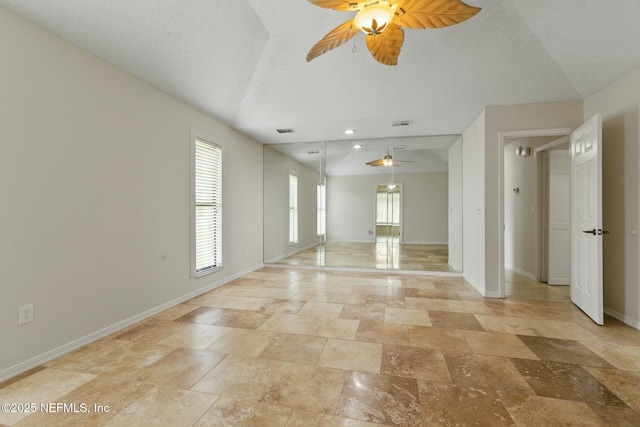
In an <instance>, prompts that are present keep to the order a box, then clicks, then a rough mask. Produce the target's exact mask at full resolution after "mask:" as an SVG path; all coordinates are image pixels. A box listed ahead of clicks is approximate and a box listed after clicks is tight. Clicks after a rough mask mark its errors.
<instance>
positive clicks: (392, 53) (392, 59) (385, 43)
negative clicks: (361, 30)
mask: <svg viewBox="0 0 640 427" xmlns="http://www.w3.org/2000/svg"><path fill="white" fill-rule="evenodd" d="M366 40H367V47H368V48H369V52H371V55H372V56H373V58H374V59H375V60H376V61H378V62H380V63H382V64H384V65H397V64H398V56H399V55H400V49H401V48H402V43H404V31H403V30H402V28H400V26H399V25H397V24H395V22H392V23H391V24H389V25H387V28H386V29H385V30H384V32H383V33H380V34H376V35H375V36H366Z"/></svg>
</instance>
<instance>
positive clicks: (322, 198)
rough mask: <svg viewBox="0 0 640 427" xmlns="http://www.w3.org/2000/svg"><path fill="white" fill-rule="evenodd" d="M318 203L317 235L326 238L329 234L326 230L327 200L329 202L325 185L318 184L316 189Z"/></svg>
mask: <svg viewBox="0 0 640 427" xmlns="http://www.w3.org/2000/svg"><path fill="white" fill-rule="evenodd" d="M316 196H317V202H316V206H317V209H318V219H317V222H316V224H317V229H318V231H317V234H318V236H324V235H325V233H326V232H327V230H326V221H327V220H326V218H327V217H326V209H327V205H326V200H327V186H326V185H325V184H318V186H317V189H316Z"/></svg>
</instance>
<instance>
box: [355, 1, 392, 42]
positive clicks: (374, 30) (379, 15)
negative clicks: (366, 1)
mask: <svg viewBox="0 0 640 427" xmlns="http://www.w3.org/2000/svg"><path fill="white" fill-rule="evenodd" d="M394 14H395V11H394V8H393V7H392V6H391V5H389V2H386V1H381V2H379V3H373V4H370V5H367V6H364V7H363V8H362V9H360V11H359V12H358V13H357V14H356V17H355V18H354V19H353V22H354V24H355V25H356V27H358V28H360V29H361V30H362V32H364V33H365V34H366V35H369V36H375V35H377V34H380V33H382V32H383V31H384V30H385V29H386V28H387V25H388V24H389V23H390V22H391V20H392V19H393V16H394Z"/></svg>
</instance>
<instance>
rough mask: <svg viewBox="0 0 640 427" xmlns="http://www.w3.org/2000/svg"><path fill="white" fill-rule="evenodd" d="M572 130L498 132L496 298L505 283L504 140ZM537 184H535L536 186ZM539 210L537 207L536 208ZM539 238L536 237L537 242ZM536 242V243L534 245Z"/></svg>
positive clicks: (502, 294) (538, 251)
mask: <svg viewBox="0 0 640 427" xmlns="http://www.w3.org/2000/svg"><path fill="white" fill-rule="evenodd" d="M573 131H574V128H552V129H531V130H516V131H504V132H499V133H498V165H499V168H500V172H499V174H498V200H499V206H500V207H499V209H498V224H500V226H499V227H498V233H499V236H498V247H499V256H498V285H499V286H498V295H497V296H498V298H504V297H505V283H504V268H505V265H504V264H505V263H504V227H505V223H504V147H505V141H506V140H508V139H515V138H530V137H537V136H557V137H558V138H560V137H563V136H567V135H571V132H573ZM537 185H538V184H536V186H537ZM537 211H539V209H537ZM536 214H537V216H538V220H537V221H536V228H538V227H539V225H538V224H539V222H540V221H539V218H540V215H539V212H536ZM536 234H539V230H537V229H536ZM538 240H539V239H536V242H538ZM537 245H538V243H536V246H537ZM539 249H540V248H539V247H536V249H535V255H534V256H535V257H536V260H535V265H536V269H537V268H538V266H539V265H540V260H539V258H540V250H539Z"/></svg>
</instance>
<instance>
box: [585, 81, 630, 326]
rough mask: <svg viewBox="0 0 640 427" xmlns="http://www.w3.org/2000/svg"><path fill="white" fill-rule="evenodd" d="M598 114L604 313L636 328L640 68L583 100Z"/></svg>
mask: <svg viewBox="0 0 640 427" xmlns="http://www.w3.org/2000/svg"><path fill="white" fill-rule="evenodd" d="M596 113H602V121H603V124H602V139H603V151H602V159H603V162H602V168H603V180H602V181H603V182H602V193H603V220H604V224H603V227H604V229H606V230H609V231H610V232H611V234H609V235H606V236H605V237H604V260H603V261H604V266H603V267H604V272H603V273H604V305H605V312H607V313H608V314H610V315H613V316H614V317H617V318H619V319H620V320H623V321H625V322H626V323H628V324H630V325H632V326H634V327H636V328H640V277H639V275H638V265H639V264H640V261H639V260H640V243H639V240H640V238H639V237H638V235H637V234H636V235H633V231H639V230H640V224H638V222H639V219H638V217H639V215H640V207H639V203H640V201H639V199H640V196H639V193H640V175H639V173H638V169H639V166H640V157H639V151H640V150H639V149H638V146H640V69H636V70H635V71H633V72H632V73H630V74H628V75H627V76H625V77H623V78H622V79H620V80H618V81H616V82H614V83H612V84H610V85H609V86H606V87H605V88H603V89H601V90H599V91H598V92H596V93H595V94H593V95H591V96H589V97H587V98H586V99H585V100H584V115H583V119H584V120H585V121H586V120H588V119H589V118H591V117H592V116H593V115H595V114H596Z"/></svg>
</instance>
